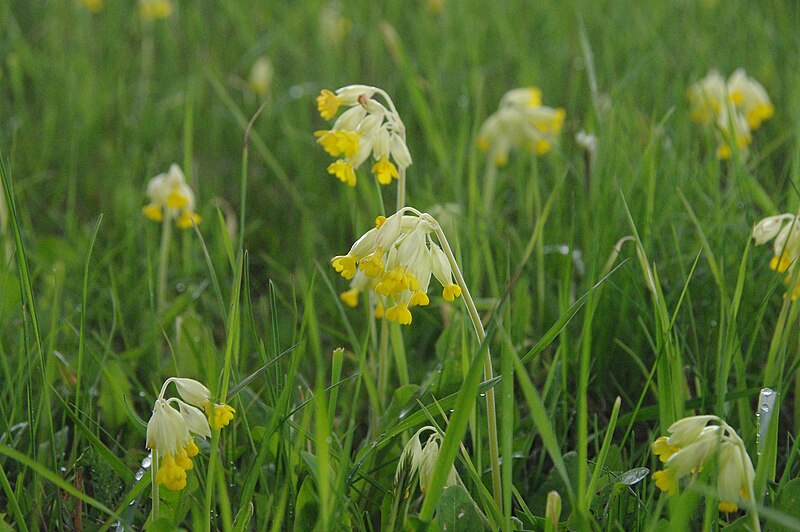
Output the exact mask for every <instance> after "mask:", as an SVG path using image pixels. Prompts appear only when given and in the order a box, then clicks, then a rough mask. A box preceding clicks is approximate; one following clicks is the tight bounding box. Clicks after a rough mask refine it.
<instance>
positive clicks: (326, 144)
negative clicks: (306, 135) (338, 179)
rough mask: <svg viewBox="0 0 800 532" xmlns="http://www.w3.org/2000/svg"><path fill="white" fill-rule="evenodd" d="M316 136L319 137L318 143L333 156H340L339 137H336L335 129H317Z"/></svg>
mask: <svg viewBox="0 0 800 532" xmlns="http://www.w3.org/2000/svg"><path fill="white" fill-rule="evenodd" d="M314 136H315V137H317V144H319V145H320V146H322V149H323V150H325V152H326V153H327V154H328V155H330V156H331V157H338V156H339V155H340V154H341V152H340V151H339V139H337V138H336V133H335V132H334V131H328V130H327V129H323V130H320V131H315V132H314Z"/></svg>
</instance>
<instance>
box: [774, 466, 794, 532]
mask: <svg viewBox="0 0 800 532" xmlns="http://www.w3.org/2000/svg"><path fill="white" fill-rule="evenodd" d="M773 508H774V509H775V510H777V511H779V512H781V513H782V514H784V515H785V516H787V517H790V518H793V519H795V520H797V521H798V522H796V523H795V526H790V525H791V523H777V522H774V521H771V522H770V528H769V529H770V530H774V531H778V532H783V531H784V530H786V531H788V530H797V529H798V528H797V525H800V478H795V479H792V480H790V481H789V482H787V483H786V484H784V485H783V486H781V487H780V489H779V490H778V496H777V497H776V498H775V505H774V506H773Z"/></svg>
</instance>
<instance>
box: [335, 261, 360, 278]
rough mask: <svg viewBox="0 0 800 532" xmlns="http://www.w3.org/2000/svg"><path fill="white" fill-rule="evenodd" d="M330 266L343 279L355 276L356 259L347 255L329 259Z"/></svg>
mask: <svg viewBox="0 0 800 532" xmlns="http://www.w3.org/2000/svg"><path fill="white" fill-rule="evenodd" d="M331 266H333V269H334V270H336V271H337V272H338V273H341V274H342V277H344V278H345V279H352V278H353V277H355V275H356V259H355V258H354V257H350V256H348V255H340V256H338V257H333V259H331Z"/></svg>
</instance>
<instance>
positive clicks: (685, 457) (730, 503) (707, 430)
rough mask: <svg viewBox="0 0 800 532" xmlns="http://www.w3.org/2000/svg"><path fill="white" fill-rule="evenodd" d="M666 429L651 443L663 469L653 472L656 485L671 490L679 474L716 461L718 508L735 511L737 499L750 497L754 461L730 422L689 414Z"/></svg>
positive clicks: (750, 498)
mask: <svg viewBox="0 0 800 532" xmlns="http://www.w3.org/2000/svg"><path fill="white" fill-rule="evenodd" d="M709 423H714V424H711V425H709ZM667 431H668V432H669V434H670V435H669V436H661V437H659V438H657V439H656V440H655V441H654V442H653V444H652V446H651V448H652V451H653V453H654V454H655V455H656V456H658V458H659V459H660V460H661V462H663V463H664V469H662V470H661V471H656V472H655V473H653V479H654V480H655V481H656V486H657V487H658V488H659V489H661V490H662V491H664V492H667V493H669V494H673V493H675V492H676V491H677V489H678V485H679V483H680V480H681V479H682V478H684V477H686V476H688V475H690V474H691V475H696V474H697V473H699V472H700V471H701V470H702V469H703V467H704V465H705V464H707V463H716V464H717V479H716V480H717V494H718V497H719V510H720V511H721V512H735V511H737V510H738V509H739V505H738V502H739V501H740V500H746V501H751V500H752V497H753V481H754V479H755V470H754V469H753V463H752V462H751V461H750V456H749V455H748V454H747V450H746V449H745V446H744V442H743V441H742V439H741V438H740V437H739V435H738V434H736V431H735V430H733V429H732V428H731V427H730V425H728V424H727V423H725V421H723V420H722V419H720V418H719V417H717V416H711V415H705V416H691V417H686V418H683V419H680V420H678V421H676V422H675V423H673V424H672V425H671V426H670V427H669V429H667Z"/></svg>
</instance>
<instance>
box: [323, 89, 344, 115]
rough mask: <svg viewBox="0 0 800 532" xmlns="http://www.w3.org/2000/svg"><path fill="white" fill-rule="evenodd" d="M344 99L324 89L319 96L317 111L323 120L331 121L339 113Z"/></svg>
mask: <svg viewBox="0 0 800 532" xmlns="http://www.w3.org/2000/svg"><path fill="white" fill-rule="evenodd" d="M341 103H342V99H341V98H340V97H339V96H337V95H336V94H334V93H332V92H331V91H329V90H328V89H322V91H321V92H320V93H319V96H317V110H318V111H319V115H320V116H321V117H322V118H323V120H330V119H331V118H333V117H334V116H336V113H338V112H339V105H341Z"/></svg>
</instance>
